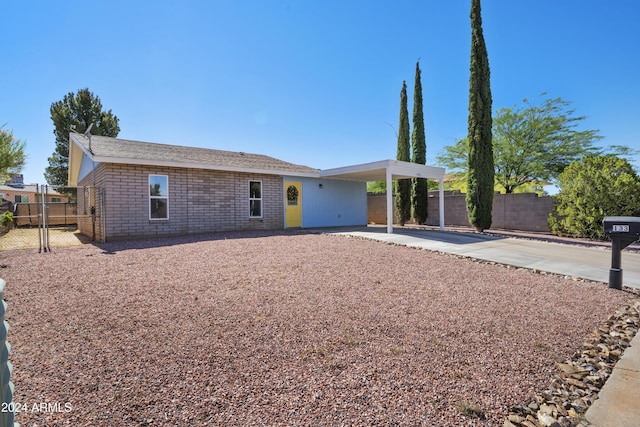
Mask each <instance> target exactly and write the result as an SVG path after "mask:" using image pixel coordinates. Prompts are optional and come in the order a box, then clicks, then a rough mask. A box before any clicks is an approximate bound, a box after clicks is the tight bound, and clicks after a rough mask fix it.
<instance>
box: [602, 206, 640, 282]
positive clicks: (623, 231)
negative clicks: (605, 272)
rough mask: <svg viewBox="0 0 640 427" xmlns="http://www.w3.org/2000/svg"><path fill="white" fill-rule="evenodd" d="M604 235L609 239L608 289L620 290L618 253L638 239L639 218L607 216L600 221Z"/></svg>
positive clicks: (620, 272)
mask: <svg viewBox="0 0 640 427" xmlns="http://www.w3.org/2000/svg"><path fill="white" fill-rule="evenodd" d="M602 224H603V227H604V233H605V234H606V235H608V236H609V238H610V239H611V269H610V270H609V287H610V288H613V289H622V266H621V258H622V256H621V254H620V252H621V251H622V250H623V249H624V248H626V247H627V246H629V245H630V244H632V243H633V242H635V241H637V240H639V239H640V217H634V216H607V217H605V218H604V220H603V221H602Z"/></svg>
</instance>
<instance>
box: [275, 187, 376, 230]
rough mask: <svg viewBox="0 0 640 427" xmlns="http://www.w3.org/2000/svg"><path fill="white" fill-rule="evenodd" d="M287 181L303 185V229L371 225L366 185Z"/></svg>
mask: <svg viewBox="0 0 640 427" xmlns="http://www.w3.org/2000/svg"><path fill="white" fill-rule="evenodd" d="M285 181H298V182H301V183H302V227H303V228H310V227H341V226H348V225H367V183H366V182H358V181H345V180H337V179H320V178H296V177H285ZM283 203H284V201H283Z"/></svg>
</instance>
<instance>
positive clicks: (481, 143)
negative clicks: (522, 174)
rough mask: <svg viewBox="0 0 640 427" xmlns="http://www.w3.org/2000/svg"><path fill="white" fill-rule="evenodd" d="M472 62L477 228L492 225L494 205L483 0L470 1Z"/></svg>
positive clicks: (473, 219) (472, 207)
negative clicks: (481, 2) (481, 4)
mask: <svg viewBox="0 0 640 427" xmlns="http://www.w3.org/2000/svg"><path fill="white" fill-rule="evenodd" d="M470 18H471V61H470V67H469V71H470V73H469V74H470V76H469V130H468V136H467V138H468V139H469V165H468V169H467V194H466V202H467V214H468V216H469V223H470V224H471V225H473V226H474V227H475V228H476V230H478V231H483V230H485V229H487V228H490V227H491V221H492V218H491V210H492V207H493V185H494V174H495V170H494V166H493V145H492V140H491V126H492V121H491V102H492V98H491V81H490V80H491V76H490V71H489V56H488V54H487V47H486V45H485V42H484V35H483V34H482V16H481V11H480V0H471V14H470Z"/></svg>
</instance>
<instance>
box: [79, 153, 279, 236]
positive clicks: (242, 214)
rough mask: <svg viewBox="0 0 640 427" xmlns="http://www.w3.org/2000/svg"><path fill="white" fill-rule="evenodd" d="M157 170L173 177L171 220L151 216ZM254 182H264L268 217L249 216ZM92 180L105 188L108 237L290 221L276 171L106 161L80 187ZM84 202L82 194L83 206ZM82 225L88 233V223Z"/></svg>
mask: <svg viewBox="0 0 640 427" xmlns="http://www.w3.org/2000/svg"><path fill="white" fill-rule="evenodd" d="M151 174H153V175H167V176H168V178H169V202H168V204H169V208H168V209H169V219H168V220H150V219H149V181H148V179H149V175H151ZM250 180H257V181H262V204H263V210H262V212H263V217H262V218H259V219H256V218H249V181H250ZM91 182H94V183H95V185H96V186H97V187H98V188H99V189H102V190H104V219H105V224H104V228H105V236H104V237H106V240H113V239H126V238H133V237H153V236H164V235H175V234H187V233H199V232H211V231H227V230H247V229H278V228H282V227H283V223H284V205H283V200H284V199H283V197H284V196H283V188H282V177H279V176H275V175H256V174H247V173H239V172H222V171H209V170H203V169H181V168H171V167H157V166H141V165H118V164H100V165H97V167H96V169H95V171H94V173H92V174H89V175H87V176H86V177H85V178H84V179H83V180H82V182H81V183H80V185H90V184H91ZM91 197H93V196H91ZM80 202H81V200H80V198H79V200H78V203H79V205H80ZM95 205H96V206H97V207H98V212H97V214H98V216H101V215H102V214H103V212H100V209H99V203H96V204H95ZM81 229H82V230H83V232H84V230H85V229H86V226H84V227H83V228H81ZM85 234H86V233H85ZM101 237H102V236H101ZM99 240H102V238H100V239H99Z"/></svg>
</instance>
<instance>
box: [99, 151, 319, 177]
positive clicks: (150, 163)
mask: <svg viewBox="0 0 640 427" xmlns="http://www.w3.org/2000/svg"><path fill="white" fill-rule="evenodd" d="M92 159H93V161H95V162H98V163H116V164H130V165H145V166H164V167H174V168H187V169H205V170H218V171H226V172H246V173H255V174H264V175H282V176H285V175H289V176H301V177H310V178H318V177H319V176H320V171H317V172H301V171H291V170H284V169H261V168H247V167H241V166H224V165H211V164H207V163H186V162H177V161H175V160H147V159H132V158H125V157H108V156H92Z"/></svg>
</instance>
